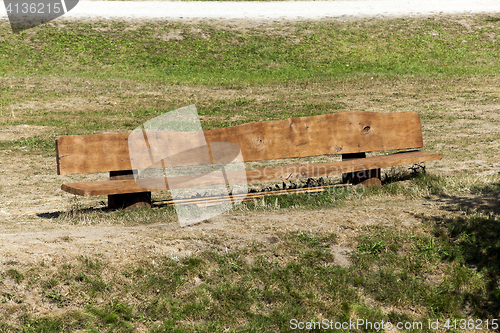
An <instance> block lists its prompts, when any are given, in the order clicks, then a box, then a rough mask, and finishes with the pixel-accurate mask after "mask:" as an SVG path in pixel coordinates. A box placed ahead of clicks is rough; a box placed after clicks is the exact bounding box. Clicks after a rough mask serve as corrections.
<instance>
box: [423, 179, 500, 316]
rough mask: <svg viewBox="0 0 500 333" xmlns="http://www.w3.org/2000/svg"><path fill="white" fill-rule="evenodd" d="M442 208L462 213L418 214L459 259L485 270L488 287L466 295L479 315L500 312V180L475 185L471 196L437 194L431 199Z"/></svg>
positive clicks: (472, 266) (455, 257) (452, 257)
mask: <svg viewBox="0 0 500 333" xmlns="http://www.w3.org/2000/svg"><path fill="white" fill-rule="evenodd" d="M432 200H435V201H436V202H438V203H439V204H440V206H441V209H442V210H446V211H449V212H454V213H460V214H461V215H462V216H459V217H453V218H450V217H444V216H445V215H441V216H424V215H420V216H416V217H419V218H421V219H422V220H423V221H425V222H428V223H430V224H431V225H432V226H433V227H434V230H435V234H436V236H438V237H444V235H446V237H447V238H448V242H449V244H450V245H451V248H454V249H455V250H456V251H453V252H454V253H452V254H450V256H449V258H448V260H456V259H459V261H460V262H461V263H462V264H463V265H465V266H466V267H469V268H472V269H476V270H477V271H478V272H479V273H481V274H483V276H484V281H486V290H485V292H481V293H478V294H472V293H471V294H470V295H467V297H468V301H469V302H470V304H472V305H473V308H474V309H475V310H474V312H475V313H474V314H475V315H476V316H478V317H479V318H482V317H485V318H486V317H490V318H498V316H499V315H500V286H499V282H500V281H499V278H498V277H499V274H500V182H497V183H494V184H490V185H488V186H485V187H481V188H473V189H472V190H471V192H470V195H469V196H463V197H460V196H449V195H446V194H444V193H441V194H439V193H438V194H437V198H435V199H432Z"/></svg>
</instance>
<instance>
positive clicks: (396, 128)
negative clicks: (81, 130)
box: [56, 111, 423, 174]
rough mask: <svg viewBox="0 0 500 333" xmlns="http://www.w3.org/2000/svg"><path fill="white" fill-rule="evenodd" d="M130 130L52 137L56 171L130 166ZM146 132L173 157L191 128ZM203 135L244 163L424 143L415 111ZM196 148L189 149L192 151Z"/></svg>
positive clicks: (273, 124)
mask: <svg viewBox="0 0 500 333" xmlns="http://www.w3.org/2000/svg"><path fill="white" fill-rule="evenodd" d="M137 134H142V133H137ZM198 134H199V133H198ZM129 135H130V134H129V133H119V134H94V135H77V136H71V135H70V136H61V137H59V138H58V139H57V140H56V152H57V172H58V174H74V173H91V172H103V171H119V170H130V169H131V163H130V155H129V146H128V138H129ZM149 135H157V136H160V137H161V140H159V141H158V142H162V144H164V146H165V148H166V150H165V151H168V152H169V154H175V153H176V152H177V153H178V155H177V156H182V152H183V149H185V144H184V143H183V140H187V141H189V137H190V136H196V133H192V132H187V133H181V135H180V134H179V133H168V132H166V133H165V132H163V133H154V134H151V133H148V136H149ZM204 135H205V139H206V141H207V142H208V143H210V142H231V143H234V144H236V145H238V146H239V147H240V149H241V152H242V155H243V159H244V161H245V162H251V161H263V160H271V159H284V158H295V157H308V156H321V155H327V154H351V153H358V152H370V151H382V150H399V149H410V148H422V147H423V141H422V130H421V124H420V118H419V117H418V115H417V114H416V113H415V112H397V113H376V112H364V111H352V112H342V113H334V114H325V115H320V116H312V117H301V118H291V119H285V120H277V121H268V122H257V123H248V124H243V125H238V126H233V127H227V128H220V129H214V130H207V131H204ZM179 138H182V140H179ZM184 142H186V141H184ZM196 153H197V152H196V150H193V154H196ZM141 154H142V157H141ZM187 155H189V153H188V154H187ZM134 157H136V158H138V159H139V160H141V159H143V160H144V163H143V164H144V167H145V168H146V167H148V166H150V164H151V162H150V157H149V153H148V152H147V151H145V152H142V153H141V152H136V153H135V154H134ZM186 160H189V157H187V158H183V159H182V160H180V159H179V160H177V162H173V163H174V164H175V163H177V165H185V163H186Z"/></svg>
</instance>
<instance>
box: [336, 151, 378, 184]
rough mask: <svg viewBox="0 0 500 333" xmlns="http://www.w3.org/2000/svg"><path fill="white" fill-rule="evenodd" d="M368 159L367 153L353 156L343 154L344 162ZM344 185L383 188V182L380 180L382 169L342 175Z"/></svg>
mask: <svg viewBox="0 0 500 333" xmlns="http://www.w3.org/2000/svg"><path fill="white" fill-rule="evenodd" d="M359 158H366V153H353V154H342V161H347V160H353V159H359ZM342 183H344V184H347V183H349V184H353V185H359V184H361V185H363V186H365V187H370V186H382V181H381V178H380V169H371V170H363V171H358V172H352V173H343V174H342Z"/></svg>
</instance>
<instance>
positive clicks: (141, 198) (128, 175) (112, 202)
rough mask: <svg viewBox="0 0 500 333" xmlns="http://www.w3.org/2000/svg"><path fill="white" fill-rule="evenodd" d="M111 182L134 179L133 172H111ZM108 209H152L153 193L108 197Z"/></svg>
mask: <svg viewBox="0 0 500 333" xmlns="http://www.w3.org/2000/svg"><path fill="white" fill-rule="evenodd" d="M109 179H110V180H123V179H134V174H133V172H132V170H123V171H110V172H109ZM108 208H111V209H128V210H133V209H137V208H151V192H138V193H124V194H112V195H108Z"/></svg>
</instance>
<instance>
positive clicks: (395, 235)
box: [0, 15, 500, 332]
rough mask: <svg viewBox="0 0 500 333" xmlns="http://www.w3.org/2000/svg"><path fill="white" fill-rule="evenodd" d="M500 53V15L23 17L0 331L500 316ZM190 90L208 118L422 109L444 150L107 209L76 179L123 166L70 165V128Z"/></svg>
mask: <svg viewBox="0 0 500 333" xmlns="http://www.w3.org/2000/svg"><path fill="white" fill-rule="evenodd" d="M499 59H500V18H499V17H494V16H490V15H477V16H442V17H432V18H413V19H390V20H389V19H388V20H376V19H367V20H347V21H341V20H335V21H319V22H276V23H272V22H270V23H259V24H254V23H252V22H245V21H233V22H229V21H228V22H219V21H197V22H191V23H183V24H181V23H172V22H160V21H155V22H140V23H138V22H85V23H76V22H69V21H68V22H66V21H62V22H59V23H52V24H47V25H44V26H41V27H37V28H33V29H30V30H27V31H24V32H22V33H20V34H17V35H15V34H12V33H11V32H10V31H9V25H8V24H7V22H5V21H3V22H2V23H1V24H0V72H1V74H2V75H1V76H0V92H1V95H0V128H1V129H2V130H1V131H0V147H1V149H0V156H1V158H0V164H1V168H0V172H2V177H1V179H0V195H1V201H0V213H1V214H3V215H1V217H2V218H4V220H0V228H1V230H2V233H3V235H2V237H3V238H2V244H4V245H3V249H2V250H1V252H0V259H1V261H2V265H1V267H0V292H1V295H0V300H1V302H0V332H72V331H79V332H84V331H85V332H87V331H88V332H135V331H137V332H293V331H297V329H294V326H293V323H298V322H304V323H308V325H311V326H312V327H314V325H315V324H314V323H321V324H322V325H323V326H321V328H324V325H325V323H327V322H328V323H330V320H331V321H332V323H333V324H332V325H334V323H335V322H349V320H353V321H356V320H358V319H363V320H365V321H366V322H371V323H380V322H382V321H384V322H388V321H389V322H391V323H393V324H394V325H395V324H396V323H398V322H401V323H411V324H412V326H411V327H409V326H408V327H407V329H403V331H408V332H417V331H422V330H423V331H428V332H436V331H437V330H434V329H431V328H429V322H435V321H436V320H438V321H439V325H440V326H439V330H438V331H453V332H459V331H473V330H474V329H473V328H474V327H477V328H479V327H481V328H482V329H483V330H484V331H498V327H497V326H495V325H494V323H496V321H492V320H493V319H497V318H498V317H499V315H500V287H499V281H498V274H499V271H500V257H499V253H500V243H499V242H498V240H497V238H498V237H497V234H498V231H499V229H500V228H499V215H500V208H499V207H500V205H499V204H498V202H499V201H498V200H499V195H500V163H499V162H498V156H499V153H500V142H499V137H500V135H499V133H500V116H499V114H500V113H499V111H500V107H499V106H498V105H499V104H498V102H499V100H500V81H499V79H498V73H499V70H500V61H499ZM189 104H196V106H197V107H198V111H199V114H200V118H201V119H202V125H203V127H204V128H205V129H210V128H218V127H223V126H230V125H235V124H240V123H246V122H250V121H265V120H273V119H285V118H289V117H293V116H309V115H316V114H324V113H331V112H342V111H348V110H366V111H379V112H396V111H408V110H411V111H416V112H417V113H418V114H419V115H420V117H421V119H422V127H423V128H422V130H423V134H424V145H425V150H426V151H429V152H437V153H442V154H443V155H444V156H443V159H442V160H441V161H436V162H432V163H428V164H427V171H428V172H427V173H426V174H423V173H412V172H410V171H408V170H407V169H405V168H398V169H391V170H384V178H383V180H384V187H383V188H382V189H371V190H366V191H365V190H360V189H357V190H350V191H346V190H338V191H336V192H329V193H322V194H316V195H307V194H300V195H289V196H280V197H267V198H266V199H263V200H258V201H254V202H249V203H246V204H242V205H240V206H238V207H236V208H234V209H233V210H232V211H230V212H228V213H226V214H224V215H223V216H221V217H218V218H214V219H210V220H209V221H206V222H203V223H201V224H200V225H197V226H193V227H188V228H180V227H178V226H177V225H176V215H175V211H174V210H173V209H172V208H171V207H165V206H161V205H159V206H156V207H154V208H153V209H150V210H138V211H134V212H128V211H107V210H106V209H104V208H103V207H104V205H103V203H102V202H101V201H102V200H103V197H97V198H90V199H82V198H72V197H71V196H69V195H67V194H66V193H61V192H62V191H60V190H59V186H60V184H61V183H63V182H68V181H70V180H83V179H89V180H90V179H99V178H101V179H102V178H103V177H105V176H106V175H102V174H97V175H90V176H79V175H76V176H61V177H58V176H56V175H55V161H54V158H55V152H54V139H55V138H56V137H57V136H59V135H66V134H89V133H102V132H126V131H130V130H132V129H134V128H135V127H137V126H139V125H140V124H142V123H143V122H144V121H147V120H149V119H151V118H153V117H155V116H157V115H160V114H162V113H164V112H167V111H170V110H173V109H176V108H179V107H182V106H186V105H189ZM154 195H155V198H154V199H155V200H160V199H164V198H165V197H167V196H168V194H166V193H162V192H159V193H155V194H154ZM155 228H156V229H155ZM109 230H111V231H109ZM156 230H158V231H156ZM108 234H109V235H112V236H109V237H108V236H106V235H108ZM89 235H90V236H89ZM91 236H92V237H93V238H92V237H91ZM82 239H83V240H82ZM86 239H88V240H86ZM41 240H43V241H41ZM117 240H118V241H117ZM23 242H25V243H26V245H25V247H22V246H23V245H22V244H20V243H23ZM155 249H157V250H155ZM160 249H161V251H160ZM50 251H53V252H50ZM66 251H67V254H65V253H66ZM47 253H49V254H50V253H52V255H47ZM293 319H295V320H296V322H295V321H292V320H293ZM461 320H462V321H461ZM479 320H482V322H479ZM486 320H488V322H486ZM419 323H422V327H419V326H418V325H419ZM446 323H448V325H447V326H446V327H445V326H444V325H445V324H446ZM464 323H465V324H464ZM498 324H499V325H500V323H498ZM318 325H319V324H316V328H315V329H311V330H310V331H318V332H319V331H324V329H320V328H318ZM464 325H465V326H464ZM331 331H345V332H351V331H359V332H371V331H375V329H370V328H369V327H366V326H360V327H356V329H352V328H346V329H345V328H344V329H342V328H340V329H335V327H334V326H333V329H332V330H331ZM385 331H387V332H396V331H398V330H397V329H395V328H392V329H391V328H387V327H386V329H385Z"/></svg>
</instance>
